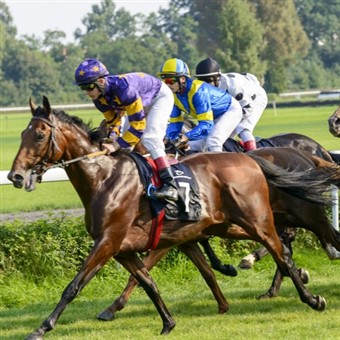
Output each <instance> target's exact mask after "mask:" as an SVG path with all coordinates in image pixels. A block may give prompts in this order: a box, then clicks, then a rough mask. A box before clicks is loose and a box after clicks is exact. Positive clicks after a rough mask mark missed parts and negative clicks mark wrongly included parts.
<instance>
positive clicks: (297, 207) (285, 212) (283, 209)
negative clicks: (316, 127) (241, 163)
mask: <svg viewBox="0 0 340 340" xmlns="http://www.w3.org/2000/svg"><path fill="white" fill-rule="evenodd" d="M249 155H250V157H251V156H255V157H262V158H264V159H267V160H269V161H271V162H274V164H277V165H281V166H284V167H286V168H288V169H289V170H290V171H294V170H296V169H298V170H300V171H308V169H310V168H311V167H316V166H317V165H316V164H315V163H316V162H317V161H319V162H323V164H322V165H321V164H318V166H319V167H320V166H325V167H332V166H333V165H332V164H329V163H328V162H326V161H324V160H322V159H320V158H315V160H314V161H312V160H311V159H310V157H307V156H306V155H305V154H303V153H301V152H299V151H298V150H296V149H292V148H268V147H267V148H263V149H258V150H254V151H252V152H251V153H249ZM324 162H326V163H324ZM334 181H335V182H334V183H336V184H338V185H339V183H340V170H339V171H337V175H336V177H335V178H334ZM270 193H271V194H270V197H271V206H272V209H273V213H274V222H275V227H276V229H277V230H278V232H279V233H280V236H281V238H282V239H283V241H284V243H285V244H286V245H287V247H288V248H289V249H290V251H291V253H293V250H292V247H291V242H292V241H293V237H292V236H293V235H294V236H295V234H293V233H292V232H291V231H290V230H288V231H289V233H287V225H294V226H295V227H300V228H305V229H307V230H309V231H311V232H313V233H314V234H315V235H316V237H317V238H318V239H319V241H320V243H321V245H322V247H323V248H324V250H325V251H326V253H327V255H328V256H329V258H331V259H339V258H340V233H339V232H337V231H336V230H335V229H334V228H333V227H332V225H331V224H330V222H329V220H328V217H327V212H326V209H325V207H324V206H323V205H318V204H315V203H313V202H309V201H304V200H301V199H299V198H297V197H295V196H293V195H291V194H287V193H285V192H283V191H282V190H279V189H277V188H276V187H275V186H270ZM294 230H295V228H294ZM226 238H231V239H239V240H241V239H251V237H250V236H249V235H247V234H246V233H245V231H244V230H243V229H241V228H239V227H236V226H233V228H230V229H229V230H228V233H227V235H226ZM199 243H200V244H201V245H202V246H203V248H204V250H205V253H206V254H207V255H208V257H209V260H210V261H211V264H212V267H213V269H216V270H218V271H220V272H221V270H220V266H222V264H221V262H220V261H219V259H218V258H217V257H216V255H215V253H214V251H213V249H212V248H211V246H210V244H209V240H208V239H204V240H201V241H200V242H199ZM264 249H266V248H264ZM168 250H169V249H167V250H164V249H162V252H161V253H160V250H154V251H151V252H150V253H149V254H148V255H147V256H146V257H145V258H144V260H143V262H144V264H145V266H146V267H147V268H148V270H150V269H152V267H153V266H154V265H156V264H157V263H158V261H160V259H161V258H162V257H163V256H164V255H165V254H166V252H167V251H168ZM195 265H196V266H197V267H198V265H199V267H198V269H199V270H200V272H201V273H202V272H204V270H205V271H207V267H208V265H207V263H206V261H204V260H202V259H201V260H200V261H198V262H197V263H195ZM224 266H225V265H224ZM224 269H225V268H224ZM298 271H299V275H300V277H301V280H302V281H303V282H304V283H307V282H308V272H307V271H305V270H304V269H299V270H298ZM282 280H283V275H282V273H281V271H280V270H278V269H277V270H276V273H275V275H274V279H273V281H272V285H271V287H270V288H269V289H268V291H267V292H266V293H264V294H262V295H261V296H260V297H259V298H269V297H274V296H277V295H278V292H279V289H280V286H281V283H282ZM137 284H138V282H137V281H136V280H135V279H134V278H133V277H132V276H131V277H130V278H129V280H128V283H127V285H126V287H125V289H124V290H123V292H122V294H121V295H120V296H119V297H118V298H116V299H115V300H114V302H113V303H112V304H111V305H110V306H108V307H107V308H105V309H104V310H103V311H102V312H100V313H99V314H98V316H97V317H98V319H100V320H105V321H109V320H113V319H114V317H115V313H116V312H117V311H120V310H122V309H123V308H124V307H125V305H126V303H127V301H128V299H129V297H130V295H131V293H132V291H133V289H134V288H135V287H136V285H137ZM208 285H209V287H210V289H211V290H212V292H213V294H214V295H216V293H215V290H216V289H217V288H216V284H215V281H214V279H213V277H210V279H209V283H208ZM217 302H218V301H217ZM218 304H219V303H218Z"/></svg>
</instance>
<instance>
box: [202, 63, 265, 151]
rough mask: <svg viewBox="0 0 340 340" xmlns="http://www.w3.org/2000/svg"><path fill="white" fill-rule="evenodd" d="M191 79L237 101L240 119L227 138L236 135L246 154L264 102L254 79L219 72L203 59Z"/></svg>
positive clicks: (261, 92)
mask: <svg viewBox="0 0 340 340" xmlns="http://www.w3.org/2000/svg"><path fill="white" fill-rule="evenodd" d="M195 77H196V78H197V79H199V80H202V81H205V82H207V83H209V84H211V85H214V86H216V87H218V88H220V89H222V90H225V91H227V92H228V93H229V94H230V95H232V96H233V97H234V98H235V99H237V100H238V102H239V103H240V105H241V107H242V111H243V116H242V120H241V122H240V124H239V125H238V126H237V127H236V129H235V131H234V133H233V135H232V136H231V137H234V136H235V135H238V136H239V137H240V138H241V139H242V142H243V145H244V148H245V149H246V151H249V150H254V149H256V141H255V137H254V135H253V131H254V128H255V126H256V124H257V123H258V121H259V120H260V118H261V116H262V113H263V111H264V109H265V108H266V106H267V103H268V97H267V93H266V91H265V90H264V88H263V87H262V86H261V84H260V82H259V81H258V79H257V78H256V76H254V75H253V74H251V73H236V72H232V73H222V72H221V69H220V66H219V64H218V62H217V61H216V60H214V59H212V58H207V59H204V60H202V61H200V62H199V63H198V64H197V66H196V74H195Z"/></svg>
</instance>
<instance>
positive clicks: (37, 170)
mask: <svg viewBox="0 0 340 340" xmlns="http://www.w3.org/2000/svg"><path fill="white" fill-rule="evenodd" d="M51 117H52V120H49V119H46V118H43V117H36V116H35V117H32V120H41V121H43V122H44V123H46V124H47V125H48V126H50V127H51V136H50V144H49V147H48V150H47V152H46V156H45V158H44V159H43V161H42V164H37V165H36V166H35V167H34V168H33V169H32V176H36V177H38V178H41V176H42V175H43V174H44V173H45V172H46V171H47V170H50V169H54V168H63V169H64V168H66V167H67V166H68V165H69V164H72V163H76V162H79V161H82V160H89V159H91V158H94V157H97V156H102V155H105V154H106V153H107V151H106V150H105V151H104V150H103V151H96V152H92V153H89V154H87V155H84V156H81V157H77V158H74V159H71V160H69V161H63V160H62V161H61V162H55V163H54V164H53V165H49V166H47V163H48V160H49V158H51V157H52V156H53V154H54V151H53V147H55V148H56V149H57V150H58V151H61V150H60V148H59V146H58V143H57V139H56V125H55V123H54V117H53V115H51ZM50 150H51V154H52V156H48V154H49V153H50Z"/></svg>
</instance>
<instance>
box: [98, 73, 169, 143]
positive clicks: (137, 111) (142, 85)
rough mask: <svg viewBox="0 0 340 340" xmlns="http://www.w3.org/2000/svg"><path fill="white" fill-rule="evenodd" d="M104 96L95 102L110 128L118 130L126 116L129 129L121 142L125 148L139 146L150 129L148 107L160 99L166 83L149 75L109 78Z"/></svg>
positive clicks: (135, 74) (140, 74)
mask: <svg viewBox="0 0 340 340" xmlns="http://www.w3.org/2000/svg"><path fill="white" fill-rule="evenodd" d="M105 80H106V84H105V92H104V95H102V96H100V97H99V98H98V99H96V100H94V101H93V103H94V105H95V106H96V108H97V109H98V110H99V111H101V112H102V113H103V114H104V117H105V120H106V123H107V125H108V126H112V127H117V125H120V124H121V117H122V116H123V115H124V114H126V115H127V117H128V120H129V125H130V126H129V129H128V130H127V131H126V132H124V134H123V135H122V136H121V137H118V139H117V141H118V143H119V144H120V146H121V147H123V148H129V147H133V146H134V145H136V144H137V143H138V142H139V140H140V139H141V137H142V135H143V132H144V130H145V127H146V121H145V112H144V107H145V106H149V105H150V104H151V102H152V100H153V98H154V97H156V96H157V94H158V92H159V89H160V87H161V85H162V82H161V81H160V80H159V79H157V78H155V77H153V76H151V75H149V74H146V73H127V74H121V75H109V76H107V77H105Z"/></svg>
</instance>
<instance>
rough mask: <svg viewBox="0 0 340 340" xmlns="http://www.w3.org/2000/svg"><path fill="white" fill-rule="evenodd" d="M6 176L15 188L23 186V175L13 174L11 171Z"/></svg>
mask: <svg viewBox="0 0 340 340" xmlns="http://www.w3.org/2000/svg"><path fill="white" fill-rule="evenodd" d="M7 178H8V179H9V180H10V181H11V182H13V184H14V186H15V187H16V188H22V186H23V183H24V177H22V176H21V175H19V174H15V173H13V172H10V173H9V174H8V176H7Z"/></svg>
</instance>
